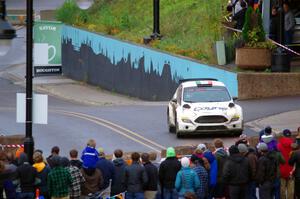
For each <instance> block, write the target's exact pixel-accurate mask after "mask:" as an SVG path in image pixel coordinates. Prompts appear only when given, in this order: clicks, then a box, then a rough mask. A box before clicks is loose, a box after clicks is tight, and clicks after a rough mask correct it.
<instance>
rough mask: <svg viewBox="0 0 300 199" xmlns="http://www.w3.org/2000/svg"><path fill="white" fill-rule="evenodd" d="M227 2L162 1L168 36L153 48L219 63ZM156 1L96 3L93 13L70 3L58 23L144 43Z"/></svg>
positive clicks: (61, 10)
mask: <svg viewBox="0 0 300 199" xmlns="http://www.w3.org/2000/svg"><path fill="white" fill-rule="evenodd" d="M226 3H227V1H224V0H161V1H160V14H161V16H160V24H161V25H160V29H161V34H162V35H163V36H164V37H163V39H162V40H156V41H154V42H152V43H151V44H150V45H151V46H152V47H154V48H158V49H160V50H165V51H168V52H171V53H175V54H179V55H183V56H188V57H191V58H195V59H198V60H201V61H203V62H206V63H211V64H214V63H216V56H215V50H214V44H215V41H217V40H220V39H222V35H223V32H222V31H223V30H222V25H221V20H222V16H223V14H224V9H223V8H224V7H225V6H226ZM152 6H153V5H152V0H95V3H94V5H93V6H92V7H91V8H90V9H89V10H86V11H84V10H80V9H79V8H78V7H77V6H76V3H75V2H74V0H67V1H66V2H65V3H64V5H63V6H62V7H61V8H59V9H58V10H57V13H56V14H57V19H58V20H60V21H63V22H64V23H66V24H70V25H74V26H78V27H82V28H86V29H88V30H90V31H95V32H101V33H104V34H109V35H114V36H116V37H117V38H120V39H123V40H128V41H132V42H135V43H143V38H144V37H145V36H149V35H150V34H151V33H152V24H153V22H152Z"/></svg>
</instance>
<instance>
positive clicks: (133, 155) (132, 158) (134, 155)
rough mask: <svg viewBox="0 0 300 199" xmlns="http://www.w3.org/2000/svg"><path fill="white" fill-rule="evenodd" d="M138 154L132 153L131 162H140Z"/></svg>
mask: <svg viewBox="0 0 300 199" xmlns="http://www.w3.org/2000/svg"><path fill="white" fill-rule="evenodd" d="M140 157H141V156H140V154H139V153H137V152H134V153H132V154H131V160H132V162H138V161H139V160H140Z"/></svg>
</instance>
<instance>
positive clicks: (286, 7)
mask: <svg viewBox="0 0 300 199" xmlns="http://www.w3.org/2000/svg"><path fill="white" fill-rule="evenodd" d="M283 10H284V12H285V13H287V12H289V11H290V4H289V3H288V2H284V3H283Z"/></svg>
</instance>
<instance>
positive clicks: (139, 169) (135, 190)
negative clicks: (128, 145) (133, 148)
mask: <svg viewBox="0 0 300 199" xmlns="http://www.w3.org/2000/svg"><path fill="white" fill-rule="evenodd" d="M140 157H141V156H140V154H139V153H136V152H135V153H132V154H131V159H132V164H131V165H130V166H127V167H126V168H125V185H126V189H127V192H126V199H143V198H144V190H143V187H144V185H145V184H147V182H148V177H147V173H146V170H145V168H144V167H143V166H142V165H140V162H139V160H140Z"/></svg>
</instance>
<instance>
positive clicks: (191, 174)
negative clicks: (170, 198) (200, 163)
mask: <svg viewBox="0 0 300 199" xmlns="http://www.w3.org/2000/svg"><path fill="white" fill-rule="evenodd" d="M181 166H182V168H181V170H180V171H179V172H178V173H177V176H176V181H175V188H176V189H177V191H178V195H179V198H184V196H185V194H186V193H196V191H197V189H199V188H200V180H199V177H198V175H197V173H196V172H195V171H194V170H193V169H191V168H190V160H189V159H188V158H187V157H184V158H182V159H181Z"/></svg>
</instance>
